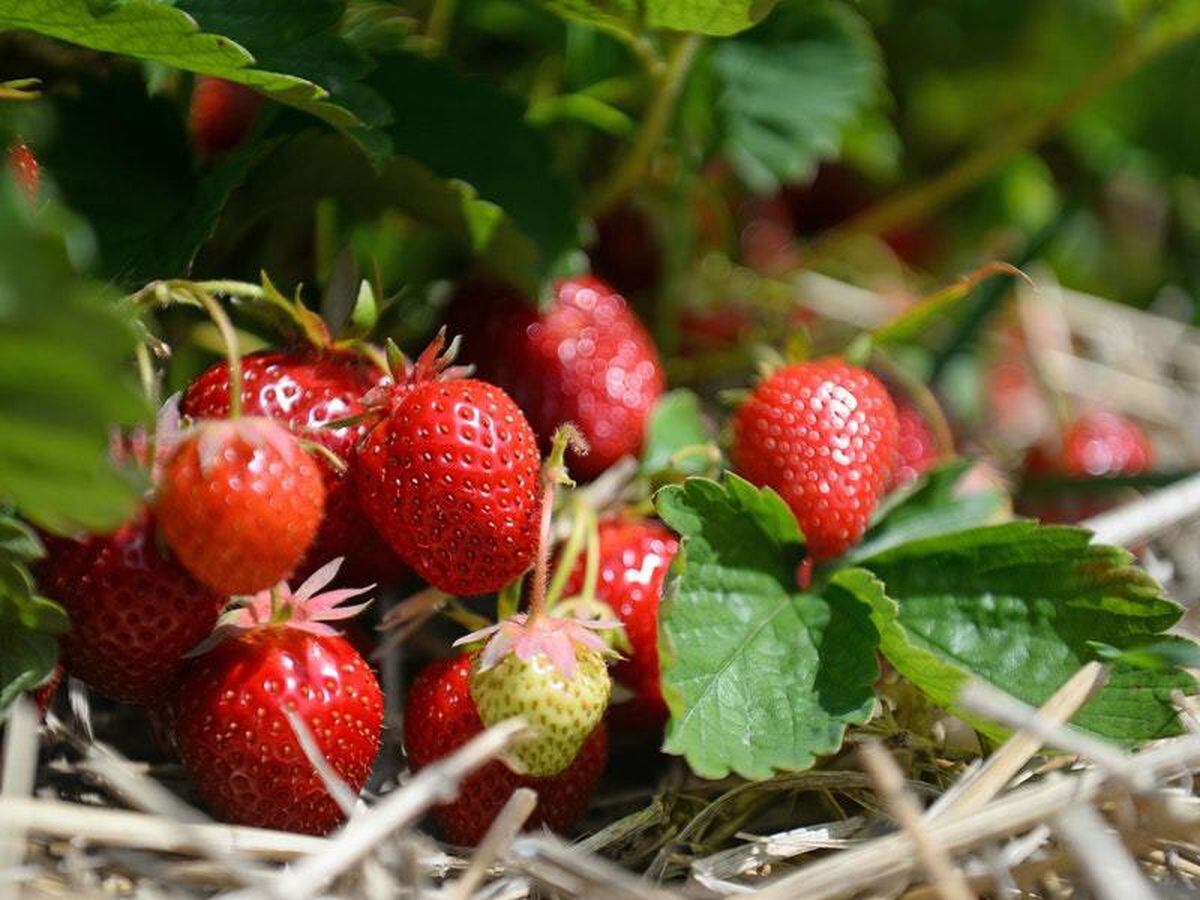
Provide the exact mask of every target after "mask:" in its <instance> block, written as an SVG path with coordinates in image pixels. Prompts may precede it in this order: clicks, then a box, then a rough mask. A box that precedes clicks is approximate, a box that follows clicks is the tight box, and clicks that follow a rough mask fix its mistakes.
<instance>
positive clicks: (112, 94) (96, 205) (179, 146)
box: [44, 77, 270, 289]
mask: <svg viewBox="0 0 1200 900" xmlns="http://www.w3.org/2000/svg"><path fill="white" fill-rule="evenodd" d="M56 105H57V108H58V113H59V129H58V133H57V135H56V139H55V140H54V141H53V142H52V143H50V144H49V145H48V146H47V148H46V150H45V152H44V156H45V162H46V164H47V166H48V168H49V169H50V171H51V172H52V173H53V175H54V178H55V180H56V182H57V183H58V185H59V187H60V189H61V190H62V192H63V194H64V196H65V198H66V200H67V201H68V202H69V203H70V205H71V206H72V207H73V208H74V209H75V210H77V211H78V212H80V213H82V214H83V215H84V216H86V217H87V218H88V220H89V222H90V223H91V225H92V227H93V229H94V231H95V234H96V237H97V240H98V242H99V246H100V264H99V270H100V272H101V273H102V274H104V275H107V276H109V277H110V278H112V279H114V280H115V281H117V282H118V283H120V284H122V285H124V286H125V287H128V288H131V289H132V288H135V287H138V286H140V285H142V284H144V283H145V282H147V281H150V280H152V279H154V278H173V277H181V276H184V275H186V274H187V271H188V267H189V266H190V265H191V262H192V259H193V257H194V256H195V254H196V251H197V250H198V249H199V248H200V245H201V244H202V243H203V242H204V241H205V239H207V238H208V236H209V235H210V234H211V232H212V230H213V228H214V227H215V225H216V222H217V218H218V216H219V215H220V213H221V210H222V209H223V208H224V206H225V203H226V201H227V200H228V198H229V195H230V193H231V192H232V191H233V189H234V188H235V187H237V185H238V184H239V183H240V182H241V181H242V179H243V178H245V176H246V173H247V172H248V171H249V169H250V168H251V167H252V166H253V165H254V164H255V163H256V162H257V161H258V160H259V159H260V158H261V157H262V155H263V154H264V153H265V152H266V151H267V150H268V149H269V146H270V145H263V144H259V145H256V146H253V147H250V148H248V149H246V150H243V151H241V152H239V153H235V154H232V155H229V156H226V157H225V158H223V159H222V160H221V161H220V162H219V163H218V164H216V165H215V166H213V167H212V168H209V169H206V170H203V171H201V170H198V169H197V168H196V167H195V164H194V162H193V158H192V151H191V146H190V143H189V140H188V136H187V134H186V133H185V132H184V127H183V121H182V119H181V118H180V116H179V113H178V110H177V109H176V108H175V106H174V104H172V103H171V102H170V101H169V100H167V99H166V98H164V97H149V96H147V94H146V90H145V87H144V86H143V85H142V83H141V82H140V81H139V80H137V79H134V78H130V77H118V78H111V79H108V80H105V81H90V82H86V83H85V84H84V88H83V90H82V92H81V93H80V94H79V95H77V96H74V95H73V96H60V97H58V98H57V102H56ZM131 135H132V136H136V138H134V139H131Z"/></svg>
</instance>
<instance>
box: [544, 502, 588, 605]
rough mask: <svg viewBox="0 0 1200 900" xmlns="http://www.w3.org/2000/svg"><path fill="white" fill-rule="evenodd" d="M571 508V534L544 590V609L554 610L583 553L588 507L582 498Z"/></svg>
mask: <svg viewBox="0 0 1200 900" xmlns="http://www.w3.org/2000/svg"><path fill="white" fill-rule="evenodd" d="M573 506H574V513H575V514H574V516H573V517H572V519H571V533H570V534H569V535H568V536H567V541H566V543H565V544H563V549H562V553H560V554H559V555H558V565H556V566H555V567H554V575H553V576H552V577H551V579H550V587H549V588H548V589H547V590H546V607H547V608H548V609H554V607H555V605H556V604H557V603H558V601H559V600H560V599H561V598H562V592H563V588H565V587H566V586H567V579H568V578H570V577H571V573H572V572H574V571H575V563H577V562H578V561H579V554H580V553H582V552H583V548H584V543H585V541H586V540H587V529H588V520H589V518H590V516H589V513H590V512H591V510H590V507H589V506H588V503H587V501H586V500H584V499H583V498H582V497H576V498H575V502H574V504H573Z"/></svg>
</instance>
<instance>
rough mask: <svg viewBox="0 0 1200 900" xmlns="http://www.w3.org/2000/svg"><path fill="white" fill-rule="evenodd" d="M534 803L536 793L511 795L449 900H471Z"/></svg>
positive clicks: (523, 790) (526, 790) (526, 791)
mask: <svg viewBox="0 0 1200 900" xmlns="http://www.w3.org/2000/svg"><path fill="white" fill-rule="evenodd" d="M537 801H538V798H537V793H536V792H535V791H533V790H532V789H530V788H526V787H522V788H517V789H516V790H515V791H513V795H512V796H511V797H509V798H508V802H507V803H505V804H504V807H503V809H501V810H500V812H499V814H498V815H497V816H496V818H495V820H493V822H492V824H491V826H490V827H489V828H488V830H487V834H485V835H484V836H483V840H482V841H480V842H479V846H478V847H477V848H476V850H475V855H474V856H472V857H471V865H470V867H469V868H468V869H467V871H466V872H464V873H463V875H462V877H461V878H460V879H458V881H457V882H456V883H455V885H454V888H453V890H451V892H450V897H449V900H470V897H471V895H472V894H473V893H475V889H476V888H477V887H479V885H480V884H482V883H483V879H484V878H485V877H487V872H488V868H489V867H490V866H491V865H492V863H493V862H495V860H496V858H497V857H499V856H500V854H501V853H503V852H504V851H505V850H507V849H508V847H509V845H510V844H512V842H513V838H515V837H516V836H517V832H519V831H520V830H521V827H522V826H523V825H524V824H525V822H526V821H527V820H528V819H529V816H530V815H531V814H532V813H533V810H534V807H536V806H537Z"/></svg>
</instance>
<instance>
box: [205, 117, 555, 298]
mask: <svg viewBox="0 0 1200 900" xmlns="http://www.w3.org/2000/svg"><path fill="white" fill-rule="evenodd" d="M326 197H332V198H336V199H337V200H338V201H340V202H341V203H343V204H345V206H346V208H347V209H348V210H349V211H350V212H352V213H353V214H355V215H358V216H362V217H368V216H376V215H378V214H380V213H382V212H384V211H386V210H399V211H401V212H404V213H407V214H408V215H410V216H411V217H412V218H414V219H415V220H417V221H419V222H423V223H426V224H428V225H430V226H432V227H433V228H436V229H437V230H438V232H439V233H440V234H441V235H442V236H443V237H444V238H446V239H447V240H449V241H451V242H453V243H455V244H457V245H458V247H459V248H461V250H462V251H463V253H464V254H471V255H473V256H476V257H478V258H479V259H480V260H481V262H482V263H483V265H484V268H485V269H487V270H488V271H490V272H491V273H493V274H495V275H496V276H498V277H502V278H505V279H507V280H508V281H511V282H513V283H514V284H516V285H518V286H523V287H530V288H532V287H533V286H534V285H536V283H537V281H538V278H539V277H540V273H541V271H542V269H541V266H540V260H542V259H543V257H542V256H541V255H540V254H539V253H538V249H537V247H536V246H535V245H534V244H533V243H532V242H531V241H530V240H529V238H527V237H526V236H525V235H524V234H522V232H521V231H520V230H519V229H518V228H517V227H516V224H515V223H514V222H513V220H512V219H511V218H509V217H508V216H507V215H505V213H504V211H503V210H501V209H500V207H498V206H496V205H495V204H494V203H489V202H487V201H485V200H482V199H480V198H479V196H478V195H477V194H476V193H475V191H473V190H472V189H471V188H470V187H469V186H468V185H466V184H463V183H462V182H457V181H449V180H446V179H443V178H440V177H438V176H436V175H434V174H433V173H432V172H430V171H429V170H428V169H426V168H425V167H423V166H422V165H420V164H419V163H417V162H415V161H414V160H412V159H408V158H406V157H394V158H391V159H388V160H385V161H383V162H381V163H380V164H379V165H378V166H375V165H373V164H372V162H371V160H370V159H368V158H367V156H366V154H365V153H364V152H363V150H362V148H361V147H359V146H357V145H356V144H355V143H354V142H353V141H350V140H348V139H347V138H345V137H344V136H342V135H338V134H316V133H313V132H308V133H304V134H300V135H297V136H296V137H294V138H292V139H290V140H288V141H287V142H285V143H284V144H282V145H281V146H279V147H278V148H277V149H275V150H274V151H273V152H272V153H271V154H270V155H269V156H267V157H266V158H265V159H264V160H263V163H262V164H261V165H260V166H259V167H258V169H257V170H256V173H255V176H254V177H253V178H252V179H250V180H249V181H248V182H247V183H246V185H244V187H243V188H242V189H241V190H239V191H238V192H237V194H235V195H234V197H233V199H232V202H231V203H230V205H229V206H228V208H227V209H226V211H225V214H224V217H223V220H222V221H223V227H222V233H221V234H219V235H218V241H224V242H227V243H228V247H224V245H223V251H224V252H232V251H233V249H234V248H236V246H237V243H238V241H239V239H240V238H241V236H242V235H243V234H245V232H246V230H247V229H249V228H251V227H252V226H254V225H256V224H259V223H261V222H262V221H263V220H268V221H269V220H270V219H271V218H272V217H274V216H278V215H286V214H287V211H288V210H290V209H295V208H297V207H301V208H308V207H311V206H312V205H313V204H314V203H316V202H317V201H318V200H320V199H323V198H326ZM225 223H228V225H229V229H228V230H226V228H225V227H224V225H225ZM219 252H222V251H218V253H219Z"/></svg>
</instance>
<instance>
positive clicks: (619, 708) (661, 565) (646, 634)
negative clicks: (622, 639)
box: [566, 518, 679, 729]
mask: <svg viewBox="0 0 1200 900" xmlns="http://www.w3.org/2000/svg"><path fill="white" fill-rule="evenodd" d="M599 532H600V570H599V576H598V578H597V580H596V599H597V600H599V601H601V602H602V603H605V604H607V606H608V607H609V608H610V609H611V610H612V611H613V612H614V613H616V615H617V617H618V618H619V619H620V620H621V624H622V625H623V626H624V627H625V635H626V637H628V639H629V644H630V651H629V653H628V654H626V658H624V659H622V660H620V661H619V662H618V663H617V664H616V665H615V666H614V667H613V673H612V674H613V678H614V679H615V680H616V681H618V682H620V683H621V684H623V685H625V686H626V687H627V688H629V689H630V690H631V691H633V694H634V696H633V698H632V699H630V700H628V701H626V702H624V703H620V704H617V705H615V706H613V707H612V708H611V709H610V710H609V714H610V716H611V717H612V720H613V721H614V722H616V721H620V722H624V723H626V724H628V725H630V726H632V727H634V728H635V729H638V728H653V727H657V726H660V725H662V723H663V722H665V721H666V718H667V706H666V704H665V703H664V702H663V697H662V684H661V681H660V679H659V668H658V603H659V601H660V600H661V599H662V591H663V583H664V582H665V581H666V577H667V570H668V569H669V568H670V566H671V560H672V559H674V558H675V554H676V553H677V552H678V550H679V541H678V539H677V538H676V537H675V535H674V534H672V533H671V531H670V530H669V529H667V528H666V527H665V526H664V525H662V524H661V523H659V522H656V521H654V520H651V519H636V518H617V519H608V520H606V521H604V522H601V523H600V529H599ZM584 568H585V566H584V561H583V560H582V559H581V560H580V561H579V563H578V565H577V566H576V568H575V571H574V572H572V573H571V578H570V579H569V580H568V582H567V587H566V593H567V596H571V595H574V594H577V593H578V592H579V591H580V590H581V589H582V588H583V575H584Z"/></svg>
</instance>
